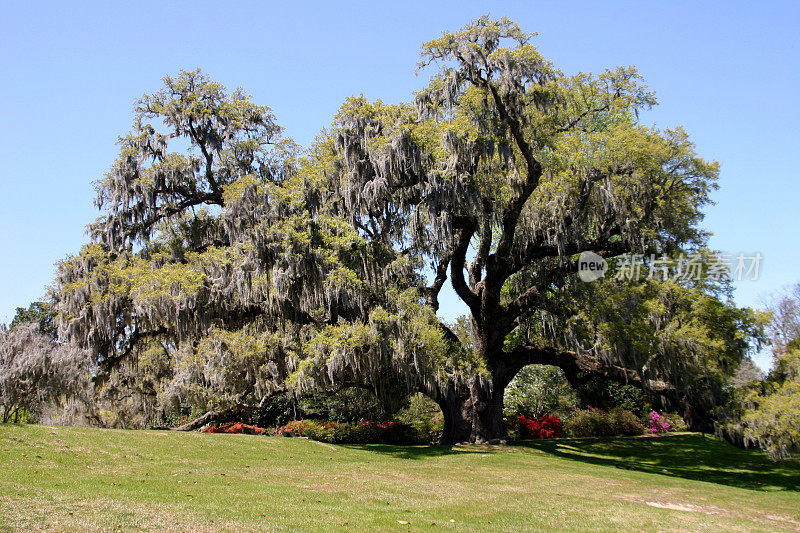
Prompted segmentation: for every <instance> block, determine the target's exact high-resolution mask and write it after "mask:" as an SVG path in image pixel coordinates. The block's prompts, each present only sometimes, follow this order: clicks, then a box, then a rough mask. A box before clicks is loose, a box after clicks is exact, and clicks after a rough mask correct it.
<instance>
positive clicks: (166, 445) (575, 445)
mask: <svg viewBox="0 0 800 533" xmlns="http://www.w3.org/2000/svg"><path fill="white" fill-rule="evenodd" d="M0 500H2V512H0V529H9V530H15V529H26V530H27V529H39V528H41V529H49V530H86V529H89V530H92V529H95V530H117V529H122V530H137V529H158V530H167V529H168V530H191V531H198V530H219V529H229V530H235V531H240V530H285V529H311V528H313V529H319V530H336V531H339V530H341V531H345V530H361V531H376V530H388V531H393V530H394V531H408V530H411V531H439V530H458V531H475V530H499V531H520V530H531V529H533V530H536V529H550V530H552V529H556V530H585V529H601V530H613V529H646V530H712V529H713V530H729V531H754V530H756V531H757V530H763V531H766V530H770V531H774V530H776V529H787V530H796V531H797V530H800V465H798V464H797V463H786V464H775V463H772V462H770V461H769V460H767V459H766V458H765V457H764V456H763V455H761V454H760V453H759V452H756V451H741V450H737V449H735V448H733V447H731V446H729V445H727V444H725V443H722V442H719V441H717V440H715V439H712V438H710V437H705V438H704V437H702V436H701V435H694V434H693V435H685V436H677V437H669V438H658V439H641V440H602V441H601V440H590V439H585V440H560V441H537V442H532V443H527V444H523V445H519V446H510V447H505V448H499V447H480V446H471V447H455V448H452V449H448V448H443V447H426V446H415V447H398V446H386V445H374V446H352V445H347V446H343V445H336V446H330V445H327V444H321V443H316V442H312V441H308V440H304V439H287V438H271V437H258V436H249V435H224V434H222V435H220V434H217V435H211V434H208V435H207V434H201V433H175V432H169V431H120V430H101V429H86V428H66V427H50V426H33V425H31V426H26V425H0ZM398 521H403V522H408V524H400V523H398Z"/></svg>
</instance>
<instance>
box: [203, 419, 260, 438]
mask: <svg viewBox="0 0 800 533" xmlns="http://www.w3.org/2000/svg"><path fill="white" fill-rule="evenodd" d="M201 431H202V432H203V433H244V434H245V435H262V434H266V432H267V430H266V429H264V428H260V427H258V426H251V425H250V424H242V423H241V422H228V423H227V424H222V425H219V426H217V425H215V424H209V425H208V426H206V427H204V428H203V429H202V430H201Z"/></svg>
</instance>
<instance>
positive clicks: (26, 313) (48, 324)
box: [9, 302, 57, 338]
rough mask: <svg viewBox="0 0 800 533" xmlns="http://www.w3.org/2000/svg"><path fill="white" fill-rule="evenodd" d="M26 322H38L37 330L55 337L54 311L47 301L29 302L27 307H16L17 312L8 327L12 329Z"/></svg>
mask: <svg viewBox="0 0 800 533" xmlns="http://www.w3.org/2000/svg"><path fill="white" fill-rule="evenodd" d="M28 322H36V323H38V324H39V331H41V332H42V333H44V334H45V335H48V336H50V337H53V338H55V337H56V334H57V331H56V329H57V328H56V324H55V312H54V311H53V308H52V305H51V304H49V303H47V302H31V304H30V305H29V306H28V308H27V309H25V308H24V307H17V312H16V313H15V314H14V318H13V319H12V320H11V324H10V325H9V327H11V328H12V329H13V328H15V327H17V326H19V325H21V324H26V323H28Z"/></svg>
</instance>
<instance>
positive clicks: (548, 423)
mask: <svg viewBox="0 0 800 533" xmlns="http://www.w3.org/2000/svg"><path fill="white" fill-rule="evenodd" d="M510 425H511V426H512V427H511V428H509V429H512V430H516V434H517V435H518V436H519V438H521V439H557V438H559V437H561V435H562V434H563V431H562V428H561V420H559V418H558V417H557V416H553V415H545V416H537V417H533V418H528V417H526V416H523V415H519V416H517V417H516V418H514V419H513V420H512V421H511V424H510Z"/></svg>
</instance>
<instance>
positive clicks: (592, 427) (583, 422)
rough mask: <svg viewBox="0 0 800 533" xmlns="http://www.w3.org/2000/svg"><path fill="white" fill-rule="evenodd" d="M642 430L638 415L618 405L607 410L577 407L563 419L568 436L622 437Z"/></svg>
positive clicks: (638, 433) (643, 429)
mask: <svg viewBox="0 0 800 533" xmlns="http://www.w3.org/2000/svg"><path fill="white" fill-rule="evenodd" d="M644 432H645V427H644V424H642V421H641V420H640V419H639V417H638V416H636V415H635V414H633V413H631V412H630V411H627V410H625V409H621V408H619V407H615V408H613V409H611V410H609V411H603V410H601V409H579V410H577V411H575V412H573V413H572V415H570V417H569V418H567V419H566V420H565V421H564V434H565V435H566V436H568V437H622V436H633V435H641V434H642V433H644Z"/></svg>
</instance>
